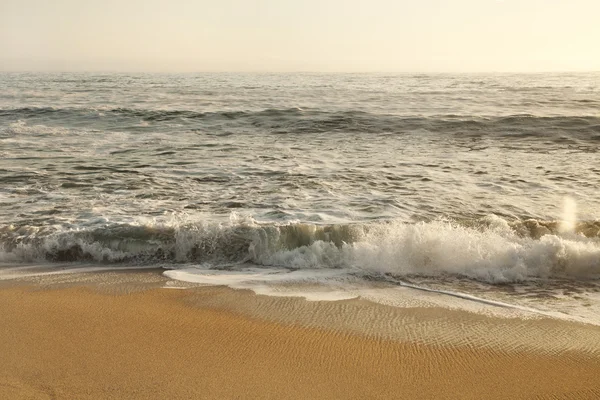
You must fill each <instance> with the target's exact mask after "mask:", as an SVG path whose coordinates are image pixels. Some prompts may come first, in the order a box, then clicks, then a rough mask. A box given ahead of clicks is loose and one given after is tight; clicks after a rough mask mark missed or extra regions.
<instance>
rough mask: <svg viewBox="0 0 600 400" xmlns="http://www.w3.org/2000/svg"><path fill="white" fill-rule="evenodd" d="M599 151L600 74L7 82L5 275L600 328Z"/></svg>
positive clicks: (3, 79)
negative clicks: (151, 284) (88, 277)
mask: <svg viewBox="0 0 600 400" xmlns="http://www.w3.org/2000/svg"><path fill="white" fill-rule="evenodd" d="M599 146H600V73H579V74H566V73H565V74H460V75H447V74H432V75H430V74H425V75H423V74H309V73H300V74H234V73H223V74H222V73H202V74H124V73H119V74H117V73H105V74H95V73H49V74H42V73H1V74H0V263H1V265H2V266H1V267H0V279H10V278H13V277H15V276H26V275H27V274H29V275H36V276H42V275H44V274H57V273H66V272H85V271H90V270H99V269H119V268H138V267H159V268H163V269H164V271H165V272H164V274H165V275H166V276H168V277H169V278H172V279H173V282H175V283H174V286H176V285H183V286H185V284H186V282H188V283H189V284H212V285H228V286H231V287H234V288H244V289H252V290H254V291H255V292H257V293H260V294H271V295H273V294H274V295H280V296H288V295H289V296H303V297H306V298H307V299H309V300H341V299H346V298H354V297H362V298H365V299H368V300H372V301H376V302H381V303H385V304H390V305H399V306H409V307H412V306H419V307H421V306H427V305H435V306H445V307H451V308H465V309H473V310H476V311H482V310H483V311H482V312H492V313H494V312H497V311H498V312H504V313H509V314H510V313H513V314H514V315H519V316H523V315H525V316H539V315H541V316H550V317H556V318H564V319H570V320H576V321H582V322H587V323H593V324H600V219H599V218H600V211H599V210H600V196H598V194H599V192H598V189H599V188H600V163H599V162H598V161H599V158H598V149H599ZM511 315H512V314H511Z"/></svg>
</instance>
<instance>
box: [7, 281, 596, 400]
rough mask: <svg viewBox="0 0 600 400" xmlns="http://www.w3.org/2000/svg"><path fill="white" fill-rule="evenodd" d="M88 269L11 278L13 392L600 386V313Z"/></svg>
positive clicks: (363, 391) (513, 392) (348, 394)
mask: <svg viewBox="0 0 600 400" xmlns="http://www.w3.org/2000/svg"><path fill="white" fill-rule="evenodd" d="M84 275H86V274H80V275H79V276H77V275H73V276H71V277H70V278H69V279H67V281H70V282H64V281H65V280H64V279H63V282H62V283H60V282H58V281H59V280H55V281H50V282H48V281H46V282H45V283H41V282H40V281H38V282H32V281H26V280H20V281H11V282H10V283H8V284H7V283H6V281H4V284H3V285H0V332H1V335H2V336H1V337H2V341H0V354H2V355H3V362H2V363H0V365H1V366H0V397H2V398H44V397H47V398H106V397H111V398H165V397H166V398H235V397H244V398H398V397H404V398H416V399H419V398H444V397H446V398H447V397H448V396H449V394H450V395H451V396H450V397H454V398H473V399H475V398H531V397H535V396H540V397H541V398H597V397H599V396H600V382H598V380H597V376H598V374H599V373H600V343H598V342H597V341H596V342H594V338H597V337H600V329H599V328H598V327H595V326H587V325H583V324H577V323H570V322H563V321H556V320H546V319H535V320H504V319H500V318H493V317H488V316H481V315H476V314H472V313H467V312H459V311H450V310H445V309H397V308H393V307H386V306H382V305H377V304H373V303H370V302H368V301H364V300H348V301H339V302H309V301H306V300H304V299H300V298H278V297H267V296H260V295H254V294H253V293H251V292H249V291H246V290H233V289H228V288H223V287H202V288H191V289H187V290H167V289H164V288H162V286H164V282H165V281H166V279H164V277H162V275H160V274H157V273H156V271H136V272H134V273H132V272H119V273H95V274H87V276H84ZM136 282H138V283H137V284H136ZM386 327H387V328H386ZM515 332H521V334H520V336H517V337H516V338H513V339H512V341H508V340H507V339H508V338H509V337H510V336H511V335H513V336H514V335H515ZM544 332H545V333H544ZM408 333H411V335H409V334H408ZM574 334H577V335H579V336H577V335H575V336H573V335H574ZM560 335H565V337H566V339H567V340H566V341H562V340H555V341H554V342H552V341H551V338H552V337H553V336H560ZM435 338H437V339H438V340H437V341H436V340H434V339H435ZM569 341H571V342H577V341H579V342H580V343H579V346H571V347H568V346H567V345H566V344H567V343H568V342H569ZM533 342H538V347H535V346H532V345H531V343H533ZM561 345H562V346H563V347H562V348H561V347H560V346H561ZM544 348H545V350H544Z"/></svg>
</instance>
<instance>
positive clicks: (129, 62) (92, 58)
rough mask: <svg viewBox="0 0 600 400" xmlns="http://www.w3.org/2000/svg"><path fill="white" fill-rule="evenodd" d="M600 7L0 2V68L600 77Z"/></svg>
mask: <svg viewBox="0 0 600 400" xmlns="http://www.w3.org/2000/svg"><path fill="white" fill-rule="evenodd" d="M599 49H600V0H361V1H359V0H296V1H288V0H254V1H252V0H0V70H66V71H72V70H93V71H103V70H124V71H385V72H391V71H398V72H455V71H481V72H485V71H572V70H596V71H598V70H600V50H599Z"/></svg>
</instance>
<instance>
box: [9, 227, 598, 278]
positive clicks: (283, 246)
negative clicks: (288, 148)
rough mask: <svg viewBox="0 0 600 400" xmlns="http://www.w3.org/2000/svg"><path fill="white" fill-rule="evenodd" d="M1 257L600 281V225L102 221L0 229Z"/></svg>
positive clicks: (59, 260) (10, 259)
mask: <svg viewBox="0 0 600 400" xmlns="http://www.w3.org/2000/svg"><path fill="white" fill-rule="evenodd" d="M0 243H1V245H0V246H1V247H0V261H3V262H10V263H25V262H39V261H44V262H80V261H86V262H98V263H111V264H113V263H115V264H117V263H124V264H128V265H130V264H132V263H134V264H156V265H163V266H165V265H166V266H167V267H168V268H178V265H182V264H186V263H187V264H189V263H197V264H203V265H209V266H212V267H215V268H227V267H228V266H231V265H232V264H234V263H253V264H256V265H257V266H260V267H264V268H269V267H285V268H292V269H320V268H342V269H352V270H356V271H359V272H360V273H367V274H373V275H382V274H389V275H393V276H400V277H401V276H406V275H419V276H434V277H435V276H440V275H451V276H459V277H466V278H470V279H475V280H479V281H483V282H488V283H506V282H518V281H525V280H528V279H532V278H535V279H538V278H551V277H567V278H572V279H581V280H588V279H598V278H600V222H598V221H593V222H581V223H579V224H578V225H577V226H576V227H575V230H574V231H571V232H561V229H560V224H559V223H557V222H552V221H550V222H545V221H535V220H528V221H518V222H512V223H511V222H508V221H505V220H503V219H501V218H500V217H497V216H489V217H486V218H483V219H480V220H477V221H466V222H464V221H463V222H456V221H446V220H437V221H432V222H421V223H403V222H399V221H385V222H377V223H371V224H338V225H312V224H303V223H289V224H283V225H277V224H261V223H257V222H255V221H253V220H251V219H249V220H243V221H239V220H238V221H233V222H231V223H228V224H215V223H204V224H203V223H196V224H182V225H175V226H167V225H128V224H121V225H108V226H104V227H99V228H95V229H81V230H70V231H64V230H59V229H56V228H50V227H32V226H21V227H17V226H5V227H1V228H0Z"/></svg>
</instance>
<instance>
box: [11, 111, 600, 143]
mask: <svg viewBox="0 0 600 400" xmlns="http://www.w3.org/2000/svg"><path fill="white" fill-rule="evenodd" d="M0 118H5V119H9V120H12V121H13V122H14V121H19V120H22V119H29V118H32V119H37V120H39V119H43V120H45V121H58V122H60V123H61V124H62V123H66V124H68V123H69V121H71V122H74V123H81V122H85V121H89V120H90V118H92V119H93V121H94V123H98V122H102V120H103V119H104V121H105V122H106V123H107V124H109V125H110V126H113V127H119V128H123V127H135V128H136V129H143V128H144V127H151V126H153V125H157V124H163V123H167V124H168V123H174V122H176V123H178V124H180V125H183V126H186V125H187V126H189V127H190V129H192V130H193V129H202V127H204V126H206V127H211V126H215V125H217V126H218V127H219V128H220V129H224V128H236V127H252V128H258V129H260V130H261V131H266V132H270V133H276V134H285V133H323V132H336V131H339V132H345V133H403V132H411V131H426V132H432V133H447V134H456V135H459V136H465V137H470V138H471V137H480V136H490V135H491V136H495V137H509V138H510V137H519V138H527V137H532V138H552V137H557V138H559V139H563V140H564V138H565V135H566V137H571V136H576V137H577V138H578V139H582V140H591V141H600V117H597V116H554V117H540V116H534V115H530V114H520V115H508V116H489V117H484V116H469V115H440V116H431V117H423V116H398V115H390V114H375V113H368V112H364V111H325V110H318V109H300V108H288V109H266V110H260V111H220V112H198V111H191V110H149V109H134V108H113V109H100V108H53V107H40V108H35V107H23V108H13V109H0ZM140 121H141V122H142V124H141V125H140ZM21 131H22V130H20V131H18V132H17V133H19V132H20V133H22V132H21Z"/></svg>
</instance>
